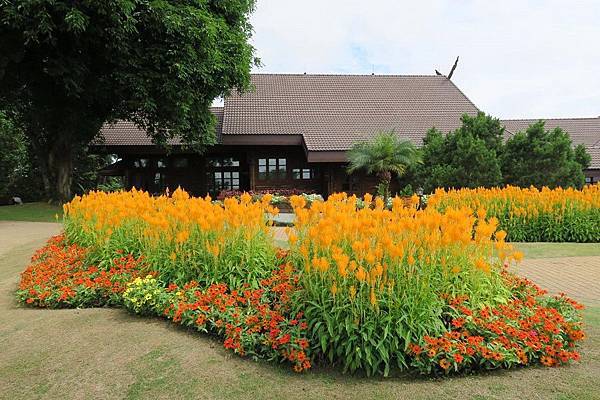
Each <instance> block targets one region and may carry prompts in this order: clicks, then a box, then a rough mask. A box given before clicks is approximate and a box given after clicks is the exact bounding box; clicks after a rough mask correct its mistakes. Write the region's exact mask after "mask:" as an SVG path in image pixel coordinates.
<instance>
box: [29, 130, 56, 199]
mask: <svg viewBox="0 0 600 400" xmlns="http://www.w3.org/2000/svg"><path fill="white" fill-rule="evenodd" d="M29 138H30V142H31V148H32V149H33V152H34V154H35V157H36V160H37V164H38V167H39V169H40V174H41V178H42V184H43V185H44V193H45V194H46V199H47V200H53V199H54V197H55V196H54V184H53V182H54V179H53V178H52V176H53V174H52V169H51V168H50V164H51V160H49V158H50V153H49V152H48V149H46V148H44V147H43V146H42V145H41V144H40V142H39V141H38V140H35V139H36V137H35V136H34V135H30V136H29Z"/></svg>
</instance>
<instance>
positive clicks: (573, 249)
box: [514, 243, 600, 259]
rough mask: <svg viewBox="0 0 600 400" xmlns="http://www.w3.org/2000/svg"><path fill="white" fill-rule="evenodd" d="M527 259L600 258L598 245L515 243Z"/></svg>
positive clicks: (599, 246) (599, 245)
mask: <svg viewBox="0 0 600 400" xmlns="http://www.w3.org/2000/svg"><path fill="white" fill-rule="evenodd" d="M514 245H515V247H516V248H518V249H519V250H521V251H522V252H523V253H524V254H525V259H528V258H530V259H532V258H556V257H578V256H600V244H598V243H514Z"/></svg>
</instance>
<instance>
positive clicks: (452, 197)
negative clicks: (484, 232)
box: [428, 184, 600, 242]
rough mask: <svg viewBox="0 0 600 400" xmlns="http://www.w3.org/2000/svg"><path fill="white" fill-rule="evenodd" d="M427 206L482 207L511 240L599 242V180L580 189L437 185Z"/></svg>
mask: <svg viewBox="0 0 600 400" xmlns="http://www.w3.org/2000/svg"><path fill="white" fill-rule="evenodd" d="M428 206H429V207H435V208H437V209H438V210H441V211H443V210H445V209H447V208H449V207H469V208H471V209H472V210H478V209H481V208H483V209H485V210H486V211H487V214H488V215H489V216H493V217H496V218H497V219H498V222H499V227H500V229H503V230H505V231H506V232H507V240H508V241H512V242H600V184H595V185H587V186H585V187H584V188H583V189H582V190H576V189H572V188H568V189H561V188H557V189H548V188H543V189H541V190H539V189H536V188H534V187H531V188H528V189H524V188H519V187H513V186H507V187H505V188H502V189H499V188H492V189H484V188H478V189H459V190H448V191H446V190H444V189H438V190H436V192H435V193H434V194H433V195H432V196H430V197H429V200H428Z"/></svg>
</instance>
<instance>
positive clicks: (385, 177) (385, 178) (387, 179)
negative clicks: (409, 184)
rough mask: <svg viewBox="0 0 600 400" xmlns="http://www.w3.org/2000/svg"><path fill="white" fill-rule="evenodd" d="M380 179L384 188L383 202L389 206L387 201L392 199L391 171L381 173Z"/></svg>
mask: <svg viewBox="0 0 600 400" xmlns="http://www.w3.org/2000/svg"><path fill="white" fill-rule="evenodd" d="M379 179H380V180H381V184H382V185H383V188H384V193H383V197H384V199H383V201H384V202H385V204H387V200H388V199H389V198H390V183H391V182H392V173H391V172H390V171H381V172H380V173H379Z"/></svg>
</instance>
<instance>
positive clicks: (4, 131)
mask: <svg viewBox="0 0 600 400" xmlns="http://www.w3.org/2000/svg"><path fill="white" fill-rule="evenodd" d="M0 149H1V150H0V197H6V196H8V195H10V194H12V193H11V190H12V188H13V186H14V183H15V181H16V180H17V179H18V176H19V173H20V171H22V170H23V169H24V168H25V163H26V162H27V148H26V146H25V141H24V138H23V135H22V133H21V132H20V131H19V130H18V129H16V128H15V127H14V125H13V124H12V123H11V122H10V121H9V120H8V119H7V118H6V117H5V115H4V114H3V113H1V112H0Z"/></svg>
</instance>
